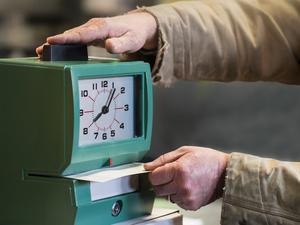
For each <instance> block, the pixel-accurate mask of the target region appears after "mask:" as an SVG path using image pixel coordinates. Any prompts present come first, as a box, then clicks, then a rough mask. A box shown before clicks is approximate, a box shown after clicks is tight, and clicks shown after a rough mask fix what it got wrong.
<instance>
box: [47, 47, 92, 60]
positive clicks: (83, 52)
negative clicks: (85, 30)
mask: <svg viewBox="0 0 300 225" xmlns="http://www.w3.org/2000/svg"><path fill="white" fill-rule="evenodd" d="M42 60H43V61H87V60H88V52H87V46H86V45H79V44H69V45H44V47H43V55H42Z"/></svg>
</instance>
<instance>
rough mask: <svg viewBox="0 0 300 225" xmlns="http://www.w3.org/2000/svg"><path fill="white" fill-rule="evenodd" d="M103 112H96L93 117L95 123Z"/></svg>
mask: <svg viewBox="0 0 300 225" xmlns="http://www.w3.org/2000/svg"><path fill="white" fill-rule="evenodd" d="M102 114H103V112H102V111H101V112H100V113H98V114H97V116H96V117H95V118H94V119H93V122H94V123H95V122H96V121H97V120H99V118H100V117H101V116H102Z"/></svg>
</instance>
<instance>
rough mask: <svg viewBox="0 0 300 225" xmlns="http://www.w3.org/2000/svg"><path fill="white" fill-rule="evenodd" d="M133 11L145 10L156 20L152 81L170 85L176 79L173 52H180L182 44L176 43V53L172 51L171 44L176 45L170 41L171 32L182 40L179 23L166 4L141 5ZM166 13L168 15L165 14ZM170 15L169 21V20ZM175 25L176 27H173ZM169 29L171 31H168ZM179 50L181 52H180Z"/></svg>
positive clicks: (178, 63)
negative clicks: (156, 32)
mask: <svg viewBox="0 0 300 225" xmlns="http://www.w3.org/2000/svg"><path fill="white" fill-rule="evenodd" d="M134 12H147V13H150V14H151V15H152V16H153V17H154V18H155V20H156V22H157V27H158V48H157V51H156V57H155V59H154V64H153V67H152V79H153V82H154V83H159V84H162V85H163V86H170V85H171V84H172V83H174V82H175V81H176V80H177V79H176V76H174V60H173V55H174V54H181V55H183V54H182V52H183V49H181V48H180V46H181V47H182V48H183V45H182V44H181V45H178V46H179V47H177V48H176V53H174V51H175V50H174V49H175V48H171V47H170V46H171V45H176V43H170V41H172V40H171V36H172V33H173V32H175V33H177V40H178V41H183V40H184V38H183V33H182V31H180V30H181V29H180V27H179V25H178V24H179V23H177V22H176V16H173V17H172V16H171V15H172V14H173V11H172V9H171V8H170V7H169V6H168V5H158V6H152V7H142V8H138V9H137V10H135V11H134ZM166 15H168V16H166ZM170 17H171V21H170ZM174 26H176V28H174ZM170 31H171V32H170ZM178 31H180V32H178ZM180 52H181V53H180ZM142 54H143V53H142ZM178 58H180V57H178ZM176 64H177V65H180V64H183V63H182V62H181V63H180V62H176Z"/></svg>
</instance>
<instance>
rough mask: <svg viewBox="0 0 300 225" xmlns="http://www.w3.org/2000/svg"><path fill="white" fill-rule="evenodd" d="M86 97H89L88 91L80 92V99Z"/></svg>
mask: <svg viewBox="0 0 300 225" xmlns="http://www.w3.org/2000/svg"><path fill="white" fill-rule="evenodd" d="M87 96H89V92H88V90H82V91H81V97H87Z"/></svg>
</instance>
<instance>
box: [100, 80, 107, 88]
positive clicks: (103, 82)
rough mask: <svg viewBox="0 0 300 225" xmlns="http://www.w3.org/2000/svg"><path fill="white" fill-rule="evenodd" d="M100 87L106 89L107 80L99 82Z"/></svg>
mask: <svg viewBox="0 0 300 225" xmlns="http://www.w3.org/2000/svg"><path fill="white" fill-rule="evenodd" d="M101 87H103V88H104V87H108V81H107V80H103V81H101Z"/></svg>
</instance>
